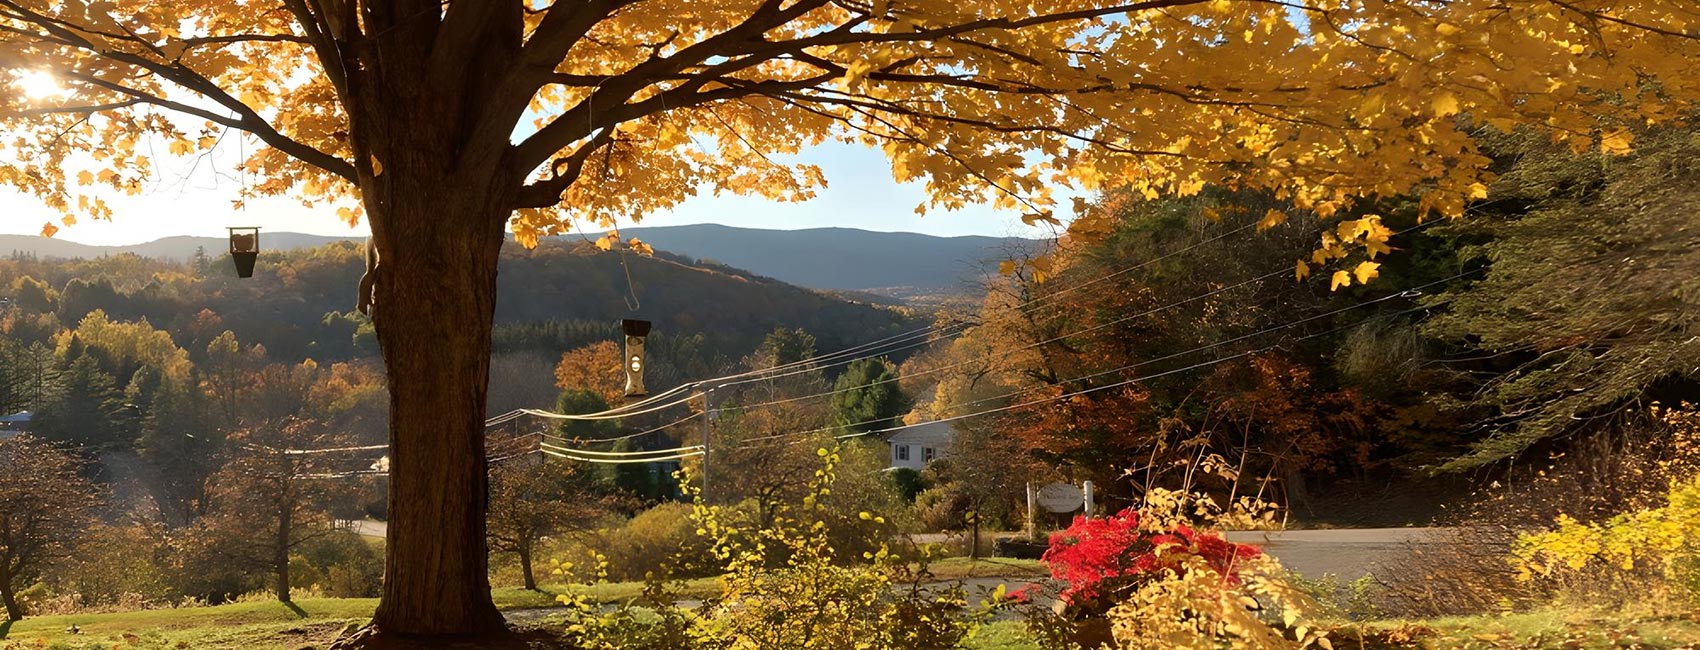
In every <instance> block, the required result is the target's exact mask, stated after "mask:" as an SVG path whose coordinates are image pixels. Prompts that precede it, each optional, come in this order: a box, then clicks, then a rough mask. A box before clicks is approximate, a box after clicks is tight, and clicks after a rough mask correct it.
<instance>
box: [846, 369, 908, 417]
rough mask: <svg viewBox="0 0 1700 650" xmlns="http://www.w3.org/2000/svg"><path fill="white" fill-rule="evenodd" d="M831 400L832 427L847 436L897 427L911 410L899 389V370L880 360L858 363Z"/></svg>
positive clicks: (847, 371)
mask: <svg viewBox="0 0 1700 650" xmlns="http://www.w3.org/2000/svg"><path fill="white" fill-rule="evenodd" d="M833 390H835V391H840V392H838V393H837V394H835V395H833V396H832V424H833V426H836V427H844V428H845V429H846V430H847V432H848V433H859V432H863V431H872V430H875V429H883V428H887V427H891V426H895V425H896V424H897V423H898V418H900V417H902V415H903V414H904V412H906V411H908V410H909V400H908V398H906V397H904V395H903V390H902V389H901V388H900V387H898V385H897V366H895V365H893V364H892V363H891V362H890V361H888V360H886V359H884V358H879V359H858V360H856V361H855V362H852V363H851V364H850V365H849V366H848V367H846V368H845V369H844V374H842V375H839V376H838V382H837V383H836V384H834V386H833Z"/></svg>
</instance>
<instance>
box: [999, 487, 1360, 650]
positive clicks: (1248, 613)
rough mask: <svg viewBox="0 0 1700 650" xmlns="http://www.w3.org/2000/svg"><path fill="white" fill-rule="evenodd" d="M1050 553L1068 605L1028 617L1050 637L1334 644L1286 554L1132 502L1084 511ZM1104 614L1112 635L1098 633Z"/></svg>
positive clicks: (1068, 643) (1057, 642)
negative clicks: (1099, 512)
mask: <svg viewBox="0 0 1700 650" xmlns="http://www.w3.org/2000/svg"><path fill="white" fill-rule="evenodd" d="M1045 560H1046V561H1047V562H1049V563H1050V566H1051V574H1052V577H1054V578H1056V579H1057V580H1058V581H1059V582H1060V583H1061V584H1062V588H1061V591H1060V593H1058V594H1057V596H1058V605H1059V607H1058V610H1060V611H1059V612H1057V614H1058V615H1051V614H1050V613H1048V612H1044V611H1042V610H1037V609H1032V610H1031V611H1030V612H1029V616H1030V618H1029V625H1030V626H1031V627H1032V628H1033V631H1034V632H1035V636H1036V637H1038V638H1039V639H1041V640H1043V641H1044V642H1045V645H1046V646H1047V647H1052V648H1057V647H1072V646H1073V645H1075V644H1077V643H1079V642H1081V641H1083V640H1084V641H1085V642H1086V644H1088V645H1096V644H1097V643H1100V642H1104V643H1113V644H1114V645H1115V646H1116V647H1118V648H1126V649H1145V648H1152V649H1157V648H1165V649H1166V648H1201V649H1202V648H1211V649H1215V648H1235V649H1241V648H1244V649H1247V650H1250V649H1264V648H1269V649H1283V648H1304V647H1308V646H1310V645H1313V644H1314V645H1318V646H1321V647H1329V642H1328V640H1327V638H1326V637H1325V636H1324V635H1323V634H1322V632H1320V631H1319V630H1318V629H1316V627H1315V626H1314V625H1313V624H1310V623H1309V622H1308V617H1309V616H1310V612H1311V611H1312V610H1313V609H1314V607H1315V606H1314V602H1313V601H1312V600H1311V599H1310V597H1309V596H1308V595H1307V594H1305V593H1304V591H1303V590H1302V589H1300V588H1298V587H1296V586H1293V585H1291V584H1289V583H1288V582H1287V581H1286V580H1285V579H1284V573H1283V572H1282V570H1281V568H1280V565H1279V563H1277V562H1275V561H1274V560H1273V559H1272V558H1269V557H1268V556H1266V555H1264V554H1263V553H1262V552H1261V551H1260V550H1258V549H1257V548H1256V547H1254V546H1250V545H1245V544H1235V543H1232V542H1229V541H1227V540H1225V539H1223V538H1222V537H1221V536H1220V535H1218V534H1216V533H1212V532H1205V531H1198V530H1194V529H1193V528H1191V527H1190V526H1187V525H1185V524H1177V523H1173V522H1172V521H1164V519H1163V518H1162V517H1157V516H1152V517H1146V516H1142V515H1141V513H1140V512H1138V511H1135V510H1132V509H1129V510H1124V511H1122V512H1121V513H1119V514H1116V515H1114V516H1110V517H1105V518H1102V519H1094V518H1086V517H1078V518H1076V519H1075V521H1074V524H1073V525H1072V526H1070V527H1069V528H1068V529H1067V530H1064V531H1062V532H1061V533H1058V534H1056V535H1053V536H1051V548H1050V550H1048V551H1046V553H1045ZM1030 609H1031V608H1030ZM1105 623H1107V627H1108V630H1107V635H1105V634H1102V633H1100V634H1098V635H1094V634H1093V633H1092V629H1093V628H1094V627H1102V626H1104V624H1105ZM1103 636H1108V637H1109V638H1102V637H1103Z"/></svg>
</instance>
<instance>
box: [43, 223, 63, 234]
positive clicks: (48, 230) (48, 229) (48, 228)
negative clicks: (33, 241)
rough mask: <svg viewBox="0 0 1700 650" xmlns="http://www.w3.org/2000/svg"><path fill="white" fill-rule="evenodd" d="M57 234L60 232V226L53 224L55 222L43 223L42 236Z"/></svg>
mask: <svg viewBox="0 0 1700 650" xmlns="http://www.w3.org/2000/svg"><path fill="white" fill-rule="evenodd" d="M57 234H59V226H55V225H53V222H51V221H49V222H47V223H44V224H41V236H43V237H52V236H54V235H57Z"/></svg>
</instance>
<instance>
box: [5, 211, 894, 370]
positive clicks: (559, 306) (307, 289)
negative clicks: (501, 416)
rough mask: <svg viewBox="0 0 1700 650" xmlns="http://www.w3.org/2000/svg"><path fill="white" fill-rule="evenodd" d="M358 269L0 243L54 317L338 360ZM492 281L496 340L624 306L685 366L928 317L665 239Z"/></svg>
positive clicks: (539, 338)
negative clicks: (792, 340) (249, 264)
mask: <svg viewBox="0 0 1700 650" xmlns="http://www.w3.org/2000/svg"><path fill="white" fill-rule="evenodd" d="M280 239H281V238H280ZM284 241H287V240H284ZM50 243H61V242H50ZM84 248H93V247H84ZM65 250H74V249H65ZM94 250H99V251H101V252H103V253H113V252H114V249H99V248H94ZM363 270H364V257H363V255H362V253H361V248H360V246H358V245H356V244H354V243H353V242H333V243H330V244H326V245H323V246H317V247H312V248H297V249H294V250H288V251H285V250H277V249H268V250H266V251H265V252H263V253H262V254H261V256H260V260H259V263H258V265H257V266H256V270H255V273H254V277H252V278H248V279H237V278H236V277H235V273H234V271H233V270H232V267H231V265H230V261H229V258H228V257H227V256H226V255H225V254H224V252H223V251H222V250H217V251H209V255H208V256H207V260H206V261H205V262H204V264H203V265H197V264H194V263H182V262H171V261H165V260H161V259H156V258H149V257H145V256H139V255H136V254H134V253H129V252H122V253H117V254H111V255H95V256H92V257H82V258H78V257H73V256H65V257H52V256H50V255H49V254H48V252H47V250H45V249H43V250H42V253H41V254H39V255H37V256H35V257H30V256H0V297H5V298H18V297H19V296H13V295H6V294H9V293H11V289H10V288H12V287H14V286H18V281H19V280H20V278H24V277H26V276H27V277H29V278H31V279H32V280H31V284H33V283H35V282H36V281H39V282H40V283H42V284H43V285H45V287H47V289H46V291H47V295H46V296H41V297H38V298H36V299H35V300H33V301H32V302H31V303H30V304H31V305H33V306H31V307H28V308H29V309H31V310H33V311H51V312H53V313H54V316H55V317H56V319H57V323H59V324H71V325H74V324H76V323H78V322H80V321H81V320H82V319H83V317H84V316H86V315H87V314H89V313H91V312H93V311H94V310H97V309H98V310H101V311H103V312H105V313H106V314H107V315H108V316H109V317H111V318H113V319H116V320H122V321H133V320H139V319H144V318H145V319H147V320H148V322H150V323H152V324H153V325H154V326H156V327H159V328H161V329H164V330H166V331H168V332H170V333H171V334H172V336H173V337H174V338H176V339H177V340H178V344H179V345H180V346H182V347H184V348H185V349H190V350H204V349H205V348H206V344H207V341H208V338H207V337H208V336H209V335H216V334H218V333H219V332H220V331H222V330H225V329H229V330H232V331H233V332H235V334H236V335H237V337H238V338H239V339H240V340H242V341H244V342H248V343H260V344H263V345H264V346H265V348H266V350H267V351H268V353H269V354H270V355H271V356H272V357H273V358H275V359H278V360H299V359H302V358H307V357H311V358H313V359H316V360H319V361H337V360H342V359H349V358H357V357H363V356H370V355H371V354H373V353H374V352H375V349H373V348H372V347H371V345H372V344H373V343H374V341H372V340H370V338H369V336H368V334H367V333H363V330H369V326H367V325H365V322H366V321H365V319H364V318H361V317H358V316H357V315H355V314H352V313H351V310H352V309H353V308H354V303H355V288H356V286H357V285H358V284H359V278H360V275H361V273H362V271H363ZM497 285H498V298H497V301H496V314H495V316H496V324H497V332H496V340H495V342H494V344H495V348H496V349H497V351H499V352H513V351H531V352H535V353H538V354H542V355H543V356H545V357H551V356H558V355H559V354H560V353H561V352H563V351H566V350H569V349H572V348H575V347H578V346H580V345H584V344H586V343H590V342H594V341H598V340H607V339H613V338H616V336H617V329H616V328H615V323H616V322H617V320H618V319H621V318H642V319H645V320H650V321H653V322H654V323H655V327H656V332H657V335H656V337H655V340H654V341H653V343H655V344H656V345H658V346H661V347H665V348H669V349H668V350H661V349H658V350H656V351H657V352H658V353H661V354H666V355H670V356H675V357H677V359H678V361H679V363H678V364H677V365H678V366H680V367H681V368H683V367H685V366H686V363H685V362H686V361H692V362H696V363H707V364H720V363H729V362H733V361H736V360H737V359H739V358H741V357H742V356H744V355H745V354H748V353H749V351H750V350H752V349H753V348H755V346H756V345H757V344H758V343H760V342H761V340H762V338H763V337H765V336H766V335H767V333H768V332H771V331H773V330H774V329H775V328H780V327H785V328H801V329H804V330H807V331H808V332H809V333H811V334H813V335H814V336H815V337H816V339H817V341H818V345H819V348H818V349H820V350H834V349H841V348H845V347H849V346H852V345H857V344H860V343H865V342H867V341H868V340H871V339H878V338H880V337H883V336H887V335H891V334H895V333H897V332H901V331H907V330H909V329H913V328H915V327H917V326H919V325H921V324H924V323H925V322H926V320H925V319H926V316H925V315H923V314H918V313H915V312H913V311H911V310H908V309H892V308H887V307H884V306H880V305H877V304H869V302H870V301H866V300H856V299H854V298H853V297H851V296H847V295H844V294H841V293H839V292H827V291H821V290H816V289H809V288H804V287H799V286H795V285H791V284H787V283H784V282H780V281H777V280H773V279H770V278H766V277H763V276H761V275H758V274H752V273H749V272H746V271H742V270H739V269H735V268H731V267H727V266H724V265H718V264H696V263H692V262H691V261H690V260H687V259H686V258H684V257H683V256H679V255H675V254H672V253H668V252H666V251H657V252H656V254H655V255H654V256H652V257H651V256H641V255H620V254H617V253H611V252H605V251H599V250H596V248H595V247H594V246H592V245H590V244H588V243H585V242H577V241H548V242H544V243H543V245H541V246H539V247H537V248H536V249H533V250H526V249H524V248H521V247H518V246H514V247H511V248H509V249H507V250H505V251H503V253H502V260H501V271H500V273H499V274H498V275H497ZM43 303H46V304H43ZM20 304H23V303H20ZM379 309H382V308H381V307H380V308H379ZM203 311H204V312H205V313H203ZM673 348H676V350H675V349H673ZM675 353H676V354H675ZM698 374H700V373H698Z"/></svg>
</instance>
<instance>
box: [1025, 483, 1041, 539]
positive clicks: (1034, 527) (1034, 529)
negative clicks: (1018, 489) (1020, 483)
mask: <svg viewBox="0 0 1700 650" xmlns="http://www.w3.org/2000/svg"><path fill="white" fill-rule="evenodd" d="M1038 513H1039V491H1038V490H1035V489H1033V482H1032V481H1028V482H1027V539H1028V540H1029V541H1032V540H1034V539H1037V538H1038V535H1039V527H1038V524H1037V521H1038Z"/></svg>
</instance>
